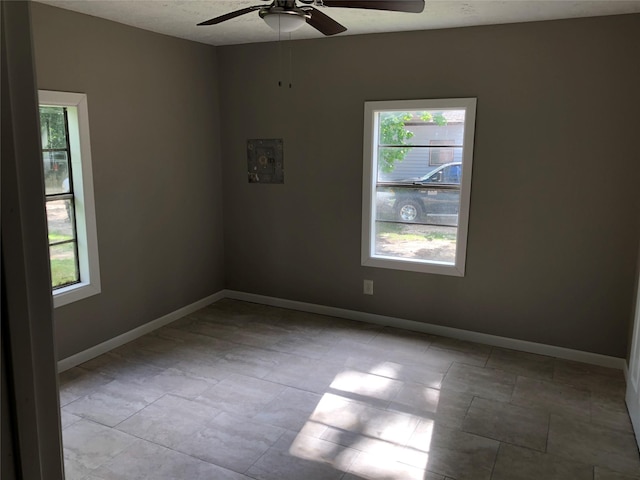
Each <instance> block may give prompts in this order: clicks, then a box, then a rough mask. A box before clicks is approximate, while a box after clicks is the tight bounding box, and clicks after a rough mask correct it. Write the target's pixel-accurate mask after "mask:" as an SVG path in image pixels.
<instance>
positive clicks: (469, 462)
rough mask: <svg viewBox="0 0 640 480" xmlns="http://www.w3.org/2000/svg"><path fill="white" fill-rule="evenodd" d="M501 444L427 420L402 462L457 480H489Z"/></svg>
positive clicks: (420, 426) (414, 435)
mask: <svg viewBox="0 0 640 480" xmlns="http://www.w3.org/2000/svg"><path fill="white" fill-rule="evenodd" d="M499 445H500V443H499V442H497V441H495V440H491V439H488V438H484V437H481V436H478V435H473V434H470V433H466V432H461V431H459V430H455V429H452V428H448V427H444V426H440V425H434V424H433V423H432V422H430V421H427V420H425V421H422V422H421V423H420V425H418V428H417V429H416V431H415V432H414V434H413V435H412V437H411V439H410V440H409V442H408V445H407V448H406V449H405V450H404V458H403V459H402V460H403V462H404V463H408V464H410V465H413V466H416V467H422V468H424V469H426V470H428V471H431V472H435V473H438V474H441V475H445V476H448V477H453V478H456V479H457V480H489V479H490V478H491V472H492V469H493V465H494V462H495V459H496V454H497V452H498V447H499ZM423 466H424V467H423Z"/></svg>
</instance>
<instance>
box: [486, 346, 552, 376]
mask: <svg viewBox="0 0 640 480" xmlns="http://www.w3.org/2000/svg"><path fill="white" fill-rule="evenodd" d="M487 367H490V368H498V369H500V370H504V371H506V372H511V373H515V374H517V375H521V376H523V377H529V378H537V379H540V380H551V379H552V378H553V368H554V359H553V358H552V357H546V356H544V355H536V354H533V353H526V352H518V351H516V350H508V349H506V348H498V347H494V348H493V349H492V350H491V355H490V356H489V360H488V361H487Z"/></svg>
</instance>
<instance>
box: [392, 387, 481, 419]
mask: <svg viewBox="0 0 640 480" xmlns="http://www.w3.org/2000/svg"><path fill="white" fill-rule="evenodd" d="M472 399H473V395H471V394H468V393H460V392H456V391H453V390H438V389H436V388H429V387H425V386H424V385H420V384H415V383H405V385H404V386H403V387H402V389H401V390H400V391H399V392H398V395H396V396H395V397H394V399H393V401H392V402H391V403H390V404H389V406H388V407H387V409H388V410H391V411H397V412H401V413H408V414H412V415H415V416H418V417H420V418H423V419H425V420H432V421H433V422H435V423H437V424H439V425H445V426H449V427H452V428H458V429H460V428H461V427H462V421H463V420H464V416H465V414H466V413H467V410H468V409H469V406H470V405H471V400H472Z"/></svg>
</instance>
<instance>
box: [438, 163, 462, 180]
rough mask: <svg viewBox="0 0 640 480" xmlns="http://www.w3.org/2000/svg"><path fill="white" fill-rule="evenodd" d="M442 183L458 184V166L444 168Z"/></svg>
mask: <svg viewBox="0 0 640 480" xmlns="http://www.w3.org/2000/svg"><path fill="white" fill-rule="evenodd" d="M443 177H444V180H442V181H444V183H460V165H450V166H448V167H446V168H444V176H443Z"/></svg>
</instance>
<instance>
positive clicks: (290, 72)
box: [289, 32, 293, 88]
mask: <svg viewBox="0 0 640 480" xmlns="http://www.w3.org/2000/svg"><path fill="white" fill-rule="evenodd" d="M292 86H293V46H292V43H291V32H289V88H291V87H292Z"/></svg>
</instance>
